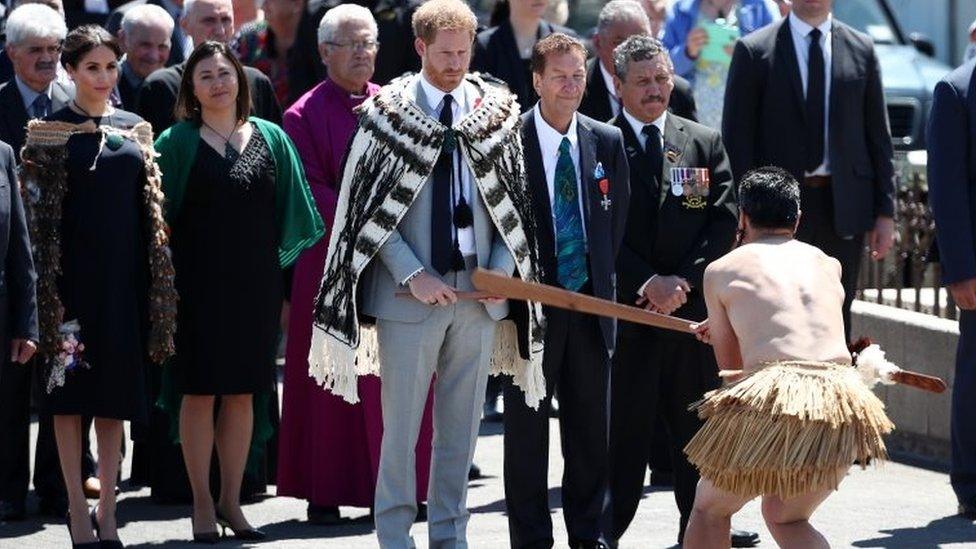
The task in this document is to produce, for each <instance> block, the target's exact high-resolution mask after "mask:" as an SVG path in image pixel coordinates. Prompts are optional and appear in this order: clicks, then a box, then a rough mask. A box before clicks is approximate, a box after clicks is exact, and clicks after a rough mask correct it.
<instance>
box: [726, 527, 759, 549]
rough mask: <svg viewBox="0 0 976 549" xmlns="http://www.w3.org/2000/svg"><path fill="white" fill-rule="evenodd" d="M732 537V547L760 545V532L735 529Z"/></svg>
mask: <svg viewBox="0 0 976 549" xmlns="http://www.w3.org/2000/svg"><path fill="white" fill-rule="evenodd" d="M731 535H732V547H755V546H756V544H758V543H759V533H758V532H749V531H746V530H735V529H733V530H732V532H731Z"/></svg>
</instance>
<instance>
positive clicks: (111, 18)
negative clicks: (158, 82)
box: [69, 0, 190, 67]
mask: <svg viewBox="0 0 976 549" xmlns="http://www.w3.org/2000/svg"><path fill="white" fill-rule="evenodd" d="M143 4H151V5H155V6H159V7H161V8H163V3H162V2H161V1H160V0H130V1H129V2H126V3H124V4H122V5H121V6H119V7H117V8H114V9H113V10H112V12H111V13H109V14H108V20H107V21H106V22H105V29H106V30H108V32H110V33H112V36H118V34H119V29H120V28H121V27H122V18H123V17H125V12H127V11H129V10H130V9H132V8H134V7H135V6H141V5H143ZM163 9H166V8H163ZM175 23H176V24H175V25H174V26H173V34H172V36H171V39H170V40H171V42H172V44H171V47H170V50H169V59H168V60H167V61H166V66H167V67H172V66H173V65H175V64H177V63H182V62H183V61H185V60H186V58H187V57H189V56H190V52H188V51H183V42H184V40H183V36H184V34H183V29H181V28H180V22H179V21H175ZM69 28H70V27H69Z"/></svg>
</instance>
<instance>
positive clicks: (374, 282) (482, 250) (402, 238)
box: [359, 75, 515, 322]
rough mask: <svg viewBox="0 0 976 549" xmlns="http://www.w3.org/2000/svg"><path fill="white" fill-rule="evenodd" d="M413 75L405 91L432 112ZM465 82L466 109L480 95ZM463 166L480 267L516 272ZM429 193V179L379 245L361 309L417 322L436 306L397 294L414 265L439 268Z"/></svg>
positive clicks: (496, 312)
mask: <svg viewBox="0 0 976 549" xmlns="http://www.w3.org/2000/svg"><path fill="white" fill-rule="evenodd" d="M413 78H414V82H413V83H411V85H410V86H409V87H408V88H407V89H408V90H409V93H413V94H415V95H414V97H413V99H414V101H415V102H416V103H417V105H419V106H420V108H422V109H423V110H424V112H426V113H427V114H428V115H431V116H435V117H436V114H435V113H434V108H435V107H436V105H430V104H429V102H428V100H427V97H426V95H425V94H424V92H423V88H422V87H421V86H420V76H419V75H417V76H414V77H413ZM463 85H464V86H465V94H466V101H467V102H468V110H469V112H470V111H471V108H472V107H471V106H472V103H473V101H474V100H475V98H477V97H479V94H478V89H477V88H476V87H475V86H474V85H472V84H470V83H468V82H465V83H464V84H463ZM463 150H464V149H463V148H462V151H463ZM466 169H468V170H469V174H470V176H471V195H472V199H471V209H472V210H473V212H474V241H475V248H476V252H477V255H478V266H479V267H483V268H486V269H494V270H499V271H502V272H504V273H506V274H508V275H511V274H512V273H513V272H515V258H514V257H513V256H512V254H511V252H510V251H509V250H508V247H506V245H505V242H504V240H503V239H502V237H501V235H500V234H499V233H498V230H497V229H496V228H495V225H494V222H493V221H492V219H491V216H490V215H489V213H488V209H487V208H486V206H485V202H484V200H483V198H482V197H481V193H480V192H479V191H478V189H477V183H476V182H475V177H474V174H473V173H471V172H470V168H469V167H467V163H466ZM432 194H433V185H431V184H430V179H428V180H427V182H426V183H425V184H424V186H423V188H421V190H420V192H419V194H418V195H417V198H416V199H415V200H414V202H413V204H412V205H411V206H410V209H409V210H407V213H406V215H404V216H403V219H401V220H400V224H399V225H398V226H397V229H396V230H395V231H393V234H392V235H390V237H389V239H387V241H386V242H385V243H384V244H383V246H381V247H380V250H379V253H378V254H377V255H376V257H374V258H373V260H372V261H371V262H370V264H369V266H368V267H367V268H366V271H365V272H364V273H363V278H362V280H361V282H360V288H359V294H360V296H361V299H362V301H361V307H360V310H361V312H362V313H364V314H366V315H368V316H372V317H376V318H382V319H385V320H395V321H399V322H420V321H422V320H424V319H426V318H427V317H428V316H429V315H430V313H431V312H432V311H433V310H434V306H432V305H428V304H426V303H421V302H420V301H417V300H416V299H404V298H397V297H396V292H397V291H403V290H404V286H402V285H401V284H400V282H402V281H403V280H404V279H406V278H407V277H409V276H410V275H411V274H413V273H414V272H416V271H417V269H420V268H421V267H423V268H424V270H425V271H426V272H427V273H430V274H432V275H434V276H437V271H435V270H434V269H433V268H432V267H431V250H430V224H431V215H432V213H431V212H432V210H431V204H432ZM485 308H486V309H487V311H488V314H489V315H490V316H491V318H493V319H495V320H501V319H502V318H504V317H505V316H506V315H507V314H508V303H507V302H506V303H502V304H500V305H491V306H486V307H485Z"/></svg>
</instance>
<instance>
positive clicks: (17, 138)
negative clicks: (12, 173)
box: [0, 78, 72, 164]
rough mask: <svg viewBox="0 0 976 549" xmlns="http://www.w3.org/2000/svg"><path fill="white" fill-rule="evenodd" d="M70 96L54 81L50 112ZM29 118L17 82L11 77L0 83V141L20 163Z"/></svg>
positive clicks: (59, 108) (60, 105) (54, 110)
mask: <svg viewBox="0 0 976 549" xmlns="http://www.w3.org/2000/svg"><path fill="white" fill-rule="evenodd" d="M71 97H72V96H71V93H70V92H69V91H68V90H67V89H65V87H64V86H62V85H61V84H59V83H58V82H57V81H55V82H54V84H53V87H52V89H51V112H52V113H53V112H57V111H59V110H61V109H63V108H64V107H65V106H67V105H68V102H69V101H71ZM29 119H30V117H29V116H28V115H27V109H26V108H25V107H24V98H23V96H22V95H21V94H20V88H18V87H17V82H16V81H15V80H14V79H12V78H11V79H10V80H8V81H7V82H4V83H3V84H0V141H3V142H4V143H6V144H8V145H10V146H11V147H12V148H13V149H14V151H15V154H14V157H15V159H16V162H17V163H18V164H20V149H21V148H23V146H24V140H25V139H26V138H27V121H28V120H29Z"/></svg>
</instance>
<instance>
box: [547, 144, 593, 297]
mask: <svg viewBox="0 0 976 549" xmlns="http://www.w3.org/2000/svg"><path fill="white" fill-rule="evenodd" d="M553 191H554V192H555V194H556V197H555V200H553V205H552V213H553V218H554V219H555V223H556V263H557V267H558V268H557V271H558V275H557V276H558V278H559V284H560V285H561V286H562V287H563V288H566V289H567V290H570V291H573V292H575V291H577V290H579V289H580V288H582V287H583V284H586V281H587V279H588V278H589V275H588V274H587V272H586V238H585V236H584V235H583V216H582V214H581V212H580V207H579V187H578V186H577V184H576V167H575V166H573V157H572V156H570V154H569V138H567V137H564V138H563V140H562V142H560V143H559V159H558V160H556V177H555V179H554V184H553Z"/></svg>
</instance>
